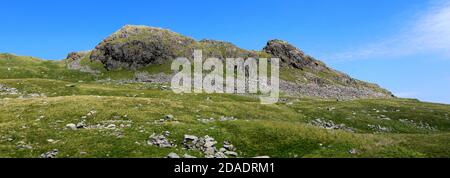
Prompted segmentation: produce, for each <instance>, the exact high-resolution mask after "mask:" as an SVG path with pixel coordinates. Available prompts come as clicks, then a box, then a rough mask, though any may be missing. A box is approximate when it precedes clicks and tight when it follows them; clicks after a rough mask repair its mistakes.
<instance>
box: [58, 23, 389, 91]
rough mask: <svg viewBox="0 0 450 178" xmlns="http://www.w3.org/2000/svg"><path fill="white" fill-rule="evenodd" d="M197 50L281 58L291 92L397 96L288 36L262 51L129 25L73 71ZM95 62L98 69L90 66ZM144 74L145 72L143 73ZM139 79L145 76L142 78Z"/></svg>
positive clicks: (72, 59) (78, 56)
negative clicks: (330, 64)
mask: <svg viewBox="0 0 450 178" xmlns="http://www.w3.org/2000/svg"><path fill="white" fill-rule="evenodd" d="M194 50H202V52H203V58H209V57H215V58H219V59H222V60H224V59H226V58H244V59H246V58H279V59H280V60H281V73H280V77H281V83H280V89H281V91H282V92H284V93H285V94H287V95H291V96H312V97H319V98H336V99H356V98H392V97H394V96H393V95H392V93H391V92H389V91H387V90H385V89H383V88H381V87H379V86H378V85H376V84H371V83H367V82H363V81H359V80H357V79H354V78H352V77H350V76H348V75H347V74H344V73H342V72H339V71H336V70H334V69H331V68H329V67H327V65H326V64H325V63H323V62H322V61H319V60H317V59H315V58H313V57H311V56H309V55H307V54H305V53H304V52H303V51H302V50H300V49H298V48H296V47H295V46H293V45H291V44H289V43H288V42H286V41H282V40H270V41H268V42H267V45H266V46H265V47H264V48H263V49H262V50H261V51H251V50H245V49H242V48H239V47H237V46H235V45H233V44H232V43H229V42H224V41H216V40H200V41H197V40H194V39H192V38H190V37H186V36H183V35H181V34H178V33H175V32H172V31H170V30H167V29H162V28H155V27H147V26H134V25H127V26H124V27H123V28H121V29H119V30H118V31H117V32H115V33H113V34H112V35H111V36H109V37H107V38H106V39H104V40H103V41H102V42H100V43H99V44H98V45H97V46H96V47H95V49H93V50H91V51H86V52H73V53H70V54H69V55H68V57H67V60H66V61H68V62H67V65H68V68H69V69H73V70H79V71H82V72H87V73H94V74H98V73H100V71H102V70H109V71H114V70H130V71H136V70H140V69H143V68H148V67H152V66H161V65H166V66H167V64H169V63H170V62H171V61H172V60H174V59H175V58H177V57H188V58H190V57H192V55H193V52H194ZM93 63H94V64H95V65H94V67H92V65H91V66H89V65H86V64H93ZM138 74H139V75H138ZM142 74H145V76H146V78H149V79H152V78H158V79H159V80H156V81H163V82H165V83H167V81H170V78H171V75H170V73H169V74H168V75H165V76H164V75H163V76H161V74H158V76H157V77H153V76H152V75H147V74H146V73H142V72H136V76H142ZM136 80H138V81H139V82H141V81H153V82H156V81H155V80H142V79H141V78H139V77H136Z"/></svg>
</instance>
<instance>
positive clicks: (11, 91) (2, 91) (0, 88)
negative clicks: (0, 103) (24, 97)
mask: <svg viewBox="0 0 450 178" xmlns="http://www.w3.org/2000/svg"><path fill="white" fill-rule="evenodd" d="M19 94H21V93H20V92H19V90H17V89H16V88H8V87H7V86H5V85H3V84H0V95H19Z"/></svg>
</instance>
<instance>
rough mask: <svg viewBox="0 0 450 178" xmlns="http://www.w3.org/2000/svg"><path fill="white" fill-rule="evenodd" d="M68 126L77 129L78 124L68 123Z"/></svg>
mask: <svg viewBox="0 0 450 178" xmlns="http://www.w3.org/2000/svg"><path fill="white" fill-rule="evenodd" d="M66 128H69V129H72V130H77V125H75V124H72V123H71V124H67V125H66Z"/></svg>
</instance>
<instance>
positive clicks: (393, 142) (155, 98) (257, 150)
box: [0, 54, 450, 158]
mask: <svg viewBox="0 0 450 178" xmlns="http://www.w3.org/2000/svg"><path fill="white" fill-rule="evenodd" d="M83 63H84V64H85V65H87V66H92V67H95V66H96V65H97V66H98V63H90V61H83ZM155 66H157V67H155ZM165 66H166V65H164V64H160V65H153V66H147V67H144V68H141V69H137V71H130V70H110V71H107V70H103V69H101V68H98V69H99V70H101V72H100V73H86V72H79V71H76V70H69V69H67V68H66V65H65V63H64V61H45V60H40V59H36V58H32V57H20V56H15V55H11V54H0V106H1V107H0V157H41V156H44V157H46V156H49V155H52V154H55V155H56V157H59V158H62V157H165V156H167V155H168V154H169V153H171V152H174V153H177V154H179V155H181V156H183V155H184V154H189V155H191V156H196V157H205V156H207V154H206V153H205V152H203V151H201V150H195V149H183V148H185V144H184V138H185V135H192V136H197V137H203V136H206V135H209V136H210V137H212V138H214V139H215V140H216V141H217V142H218V143H217V144H216V145H215V147H216V148H217V151H218V150H219V148H221V147H224V145H228V144H225V143H224V142H225V141H227V142H226V143H231V144H233V145H234V147H235V148H236V150H235V152H236V153H237V156H238V157H254V156H270V157H290V158H293V157H450V152H449V150H450V149H449V148H450V145H449V143H450V118H449V114H450V106H449V105H442V104H433V103H423V102H419V101H416V100H409V99H396V98H379V99H357V100H348V101H336V100H335V99H332V100H328V99H320V98H302V97H297V96H288V95H284V96H283V98H282V101H283V102H281V103H278V104H276V105H261V104H260V102H259V100H257V99H255V98H253V97H247V96H237V95H226V94H215V95H206V94H185V95H174V94H172V92H171V91H168V90H167V87H165V86H164V84H159V83H145V82H144V83H141V82H135V81H134V80H133V81H129V79H130V78H131V79H134V77H135V73H136V72H148V73H149V74H157V73H169V72H170V71H167V70H166V68H165ZM292 70H293V69H292ZM300 71H301V70H300ZM170 115H172V116H170ZM211 118H213V119H211ZM72 126H74V127H75V128H73V127H72ZM165 131H169V132H170V134H168V136H164V135H162V136H163V137H164V138H167V139H168V140H167V141H169V142H170V143H172V144H174V145H176V146H174V147H169V148H162V147H160V146H158V145H150V144H149V143H153V141H154V139H155V135H153V134H154V133H155V134H156V135H159V134H163V132H165ZM152 135H153V137H152ZM171 146H173V145H171ZM45 153H47V154H45ZM216 154H218V155H220V154H219V153H216ZM228 157H234V156H233V155H228Z"/></svg>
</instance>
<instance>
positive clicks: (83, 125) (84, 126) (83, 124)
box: [76, 121, 87, 129]
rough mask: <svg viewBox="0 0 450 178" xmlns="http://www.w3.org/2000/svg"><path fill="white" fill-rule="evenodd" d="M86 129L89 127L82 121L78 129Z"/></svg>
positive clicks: (77, 126)
mask: <svg viewBox="0 0 450 178" xmlns="http://www.w3.org/2000/svg"><path fill="white" fill-rule="evenodd" d="M86 127H87V125H86V124H85V123H84V121H82V122H80V123H78V124H77V125H76V128H77V129H84V128H86Z"/></svg>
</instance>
